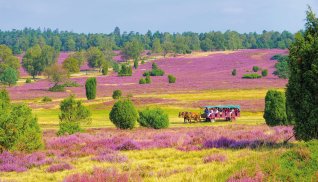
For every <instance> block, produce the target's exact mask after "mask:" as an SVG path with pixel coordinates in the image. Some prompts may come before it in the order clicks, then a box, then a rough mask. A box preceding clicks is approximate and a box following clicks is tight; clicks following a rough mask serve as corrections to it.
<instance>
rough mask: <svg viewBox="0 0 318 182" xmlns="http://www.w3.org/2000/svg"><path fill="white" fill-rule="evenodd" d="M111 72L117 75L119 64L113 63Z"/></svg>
mask: <svg viewBox="0 0 318 182" xmlns="http://www.w3.org/2000/svg"><path fill="white" fill-rule="evenodd" d="M113 70H114V71H115V72H116V73H118V72H119V71H120V67H119V64H118V63H115V62H114V63H113Z"/></svg>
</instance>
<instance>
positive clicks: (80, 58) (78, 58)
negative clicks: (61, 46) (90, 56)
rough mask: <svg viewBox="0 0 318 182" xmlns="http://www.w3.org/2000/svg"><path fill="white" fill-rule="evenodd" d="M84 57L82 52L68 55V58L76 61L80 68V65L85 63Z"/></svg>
mask: <svg viewBox="0 0 318 182" xmlns="http://www.w3.org/2000/svg"><path fill="white" fill-rule="evenodd" d="M84 55H85V53H84V51H78V52H75V53H73V54H71V55H69V57H68V58H74V59H76V61H77V64H78V67H81V65H82V64H83V63H84V61H85V56H84Z"/></svg>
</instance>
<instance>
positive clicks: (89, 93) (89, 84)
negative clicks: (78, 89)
mask: <svg viewBox="0 0 318 182" xmlns="http://www.w3.org/2000/svg"><path fill="white" fill-rule="evenodd" d="M85 89H86V98H87V100H93V99H95V98H96V78H88V79H87V80H86V84H85Z"/></svg>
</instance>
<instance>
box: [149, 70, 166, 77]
mask: <svg viewBox="0 0 318 182" xmlns="http://www.w3.org/2000/svg"><path fill="white" fill-rule="evenodd" d="M164 74H165V72H164V71H163V70H162V69H153V70H151V72H150V76H163V75H164Z"/></svg>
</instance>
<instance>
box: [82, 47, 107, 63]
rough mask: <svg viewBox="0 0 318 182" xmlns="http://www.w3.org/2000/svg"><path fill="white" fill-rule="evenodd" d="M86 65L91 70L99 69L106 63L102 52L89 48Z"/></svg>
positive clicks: (95, 48)
mask: <svg viewBox="0 0 318 182" xmlns="http://www.w3.org/2000/svg"><path fill="white" fill-rule="evenodd" d="M86 55H87V56H86V57H87V61H88V65H89V66H90V67H92V68H101V66H102V65H103V64H104V63H105V62H106V60H105V56H104V54H103V52H102V51H101V50H100V49H98V48H97V47H91V48H89V49H88V50H87V52H86Z"/></svg>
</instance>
